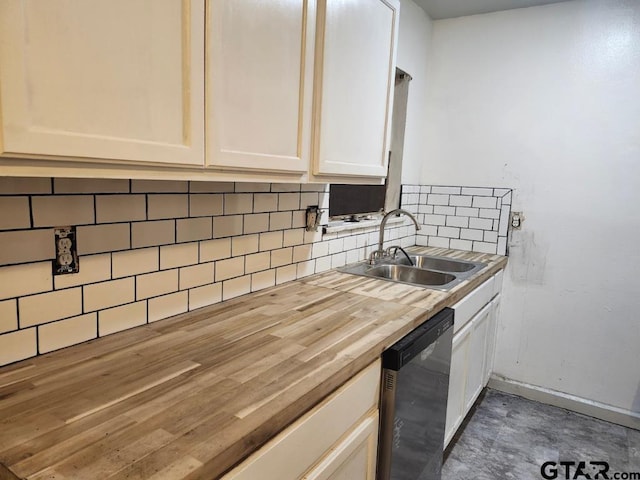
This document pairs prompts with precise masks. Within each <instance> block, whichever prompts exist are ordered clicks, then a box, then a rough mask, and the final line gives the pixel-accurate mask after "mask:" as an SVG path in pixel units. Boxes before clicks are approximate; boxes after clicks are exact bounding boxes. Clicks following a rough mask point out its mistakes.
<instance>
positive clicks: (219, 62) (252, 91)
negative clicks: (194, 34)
mask: <svg viewBox="0 0 640 480" xmlns="http://www.w3.org/2000/svg"><path fill="white" fill-rule="evenodd" d="M207 19H208V23H207V24H208V28H207V55H208V58H207V60H208V66H207V118H208V120H209V123H208V126H207V139H208V146H207V163H208V164H209V165H212V166H218V167H228V168H249V169H260V170H284V171H298V172H305V171H307V169H308V166H309V152H310V145H309V143H310V136H309V129H310V119H311V101H312V93H311V89H312V72H313V58H312V55H313V48H312V43H313V36H314V23H313V20H315V10H314V2H309V1H307V0H293V1H291V0H290V1H284V0H278V1H268V2H266V1H264V0H217V1H212V2H209V3H208V4H207ZM309 30H310V31H309ZM310 57H311V58H310Z"/></svg>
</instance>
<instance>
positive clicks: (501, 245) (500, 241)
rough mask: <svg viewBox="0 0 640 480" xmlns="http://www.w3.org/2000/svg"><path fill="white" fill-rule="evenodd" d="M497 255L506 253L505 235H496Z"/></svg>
mask: <svg viewBox="0 0 640 480" xmlns="http://www.w3.org/2000/svg"><path fill="white" fill-rule="evenodd" d="M497 253H498V255H506V254H507V237H498V252H497Z"/></svg>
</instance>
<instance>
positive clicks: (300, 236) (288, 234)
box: [283, 228, 304, 247]
mask: <svg viewBox="0 0 640 480" xmlns="http://www.w3.org/2000/svg"><path fill="white" fill-rule="evenodd" d="M283 241H284V243H283V245H284V246H285V247H291V246H293V245H302V244H303V243H304V229H302V228H296V229H292V230H285V231H284V237H283Z"/></svg>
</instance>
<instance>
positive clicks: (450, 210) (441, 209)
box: [433, 205, 456, 215]
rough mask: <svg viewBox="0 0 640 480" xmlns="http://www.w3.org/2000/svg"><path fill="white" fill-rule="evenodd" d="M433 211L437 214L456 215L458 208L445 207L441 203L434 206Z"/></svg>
mask: <svg viewBox="0 0 640 480" xmlns="http://www.w3.org/2000/svg"><path fill="white" fill-rule="evenodd" d="M433 213H435V214H436V215H455V214H456V209H455V207H443V206H440V205H436V206H434V207H433Z"/></svg>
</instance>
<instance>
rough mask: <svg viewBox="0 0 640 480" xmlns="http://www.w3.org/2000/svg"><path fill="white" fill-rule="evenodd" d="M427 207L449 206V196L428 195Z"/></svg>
mask: <svg viewBox="0 0 640 480" xmlns="http://www.w3.org/2000/svg"><path fill="white" fill-rule="evenodd" d="M427 202H428V203H429V205H449V195H439V194H435V193H430V194H429V195H427Z"/></svg>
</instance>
